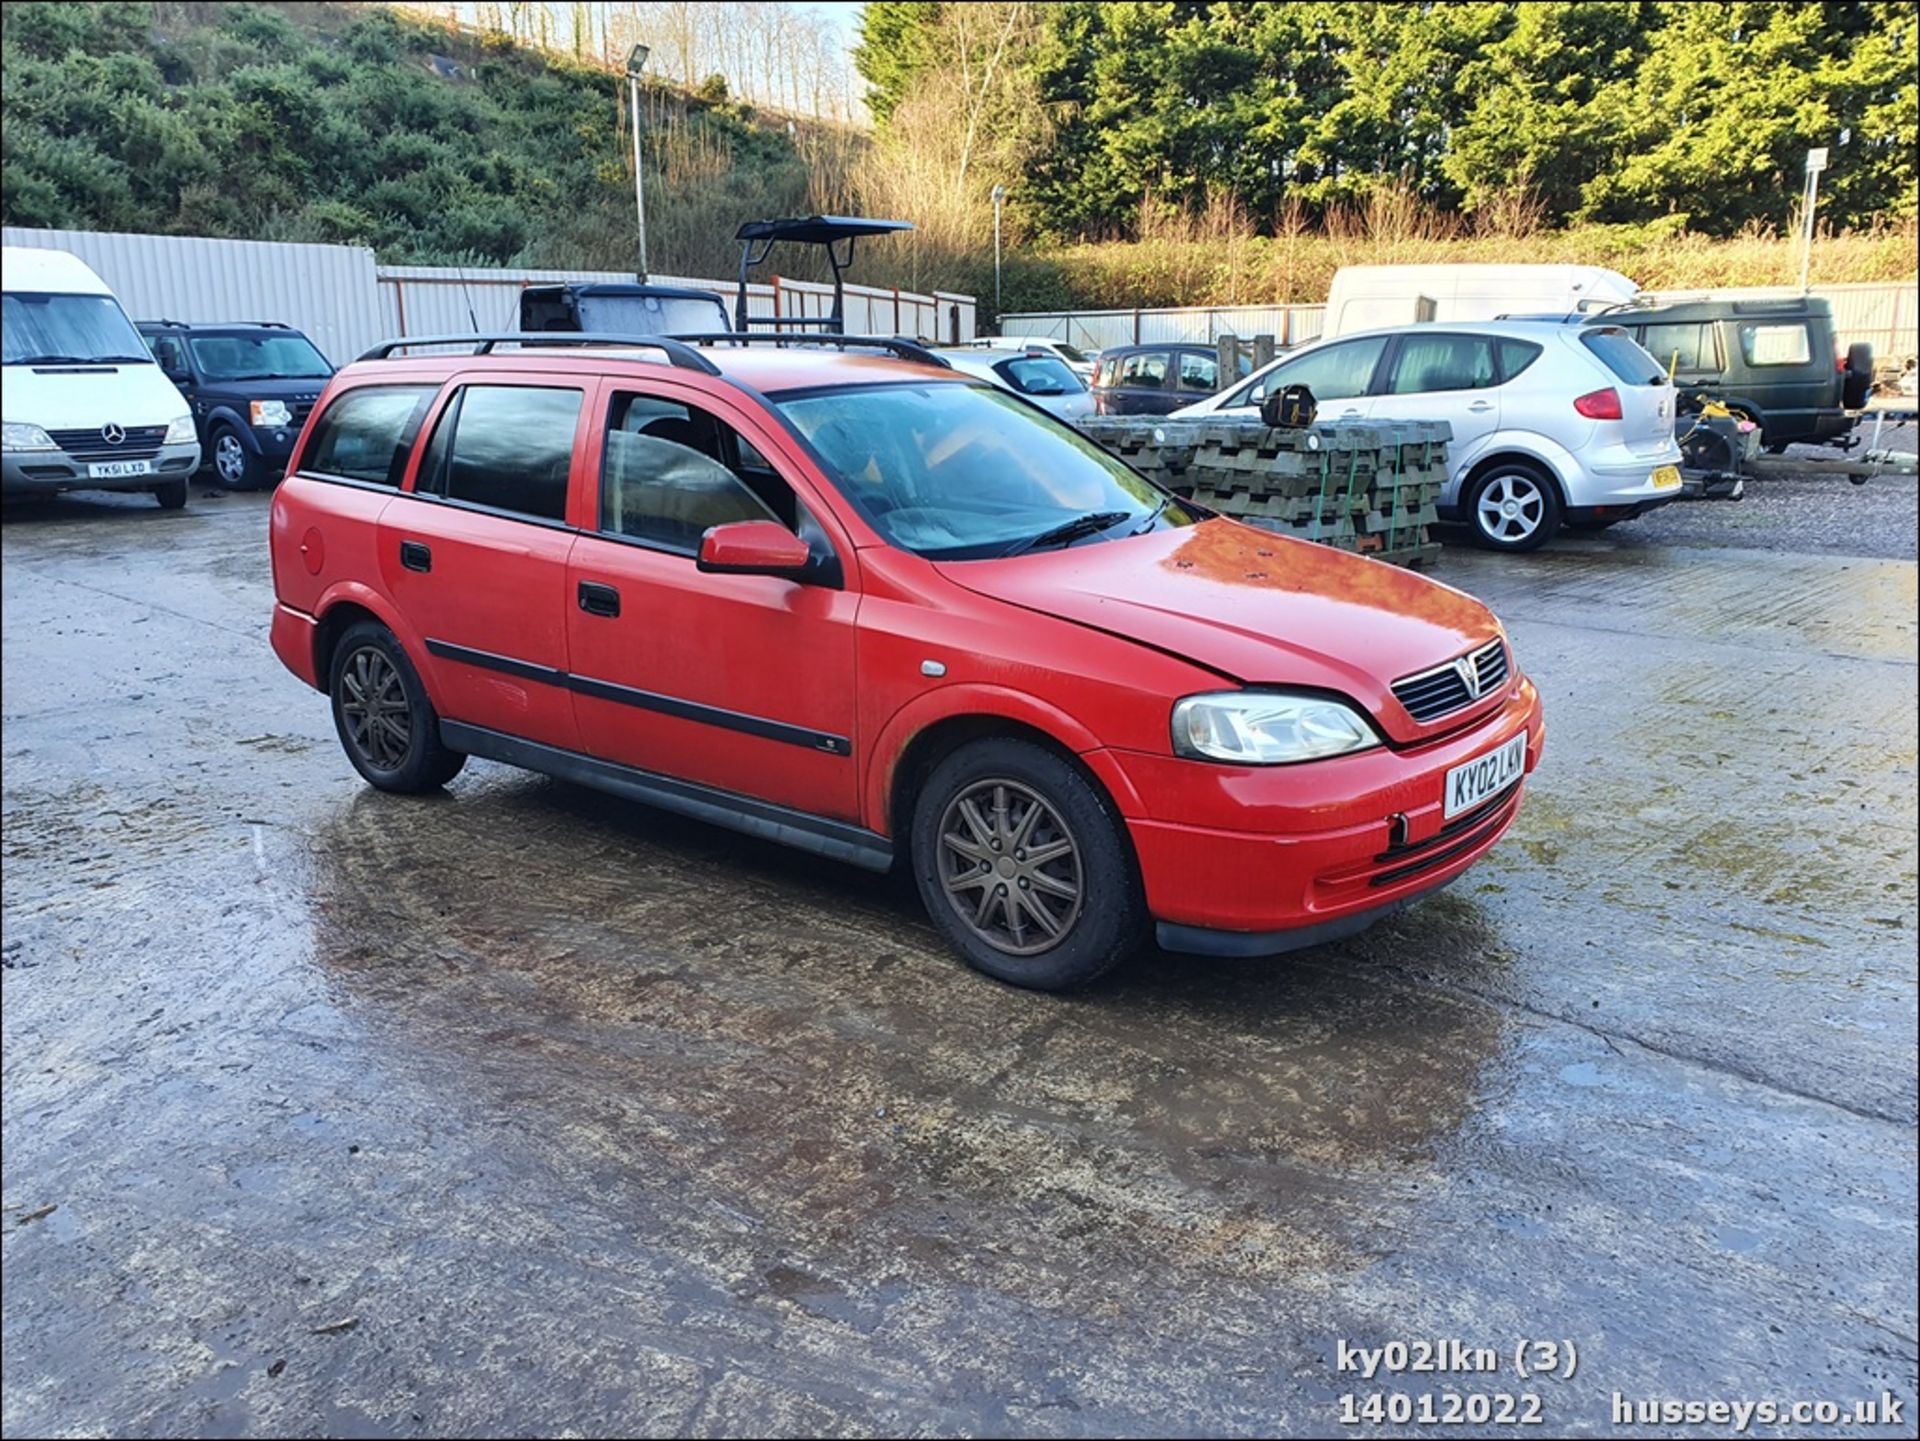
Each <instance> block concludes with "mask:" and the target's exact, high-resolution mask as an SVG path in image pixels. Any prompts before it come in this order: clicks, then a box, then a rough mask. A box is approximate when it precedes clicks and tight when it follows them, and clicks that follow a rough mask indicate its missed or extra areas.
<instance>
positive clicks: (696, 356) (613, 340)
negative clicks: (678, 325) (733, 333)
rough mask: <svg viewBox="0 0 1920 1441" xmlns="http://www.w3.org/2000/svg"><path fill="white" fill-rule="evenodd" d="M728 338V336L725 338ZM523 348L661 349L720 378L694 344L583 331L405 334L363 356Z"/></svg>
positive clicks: (678, 362) (683, 366)
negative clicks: (430, 348)
mask: <svg viewBox="0 0 1920 1441" xmlns="http://www.w3.org/2000/svg"><path fill="white" fill-rule="evenodd" d="M722 338H723V339H724V338H727V337H722ZM509 344H511V345H521V346H525V347H527V348H529V349H531V348H535V347H538V346H546V345H599V346H608V347H614V348H624V349H628V350H636V349H638V350H657V351H659V352H660V353H661V354H662V355H664V356H666V358H667V361H668V363H669V364H671V365H673V366H674V367H676V368H677V369H680V370H697V371H699V372H700V373H701V374H702V375H718V374H719V373H720V367H719V366H717V365H715V364H714V363H713V362H712V361H711V360H708V359H707V358H706V356H704V355H702V354H701V353H700V352H699V351H697V350H695V349H694V348H693V347H692V346H691V345H688V344H685V343H684V342H683V341H680V340H676V339H673V338H670V337H668V336H664V335H611V334H603V333H600V332H598V331H583V330H511V331H503V332H501V333H500V334H497V335H472V334H468V335H403V336H400V337H399V338H398V339H395V340H383V341H381V342H380V343H379V344H378V345H376V346H374V347H373V348H372V349H371V350H367V351H364V352H362V353H361V355H360V356H359V357H358V359H360V360H389V359H391V358H392V356H393V352H394V351H396V350H406V349H410V348H412V347H413V346H416V345H466V346H471V347H472V349H471V351H470V352H469V353H470V354H473V355H491V354H493V348H494V347H495V346H496V345H509Z"/></svg>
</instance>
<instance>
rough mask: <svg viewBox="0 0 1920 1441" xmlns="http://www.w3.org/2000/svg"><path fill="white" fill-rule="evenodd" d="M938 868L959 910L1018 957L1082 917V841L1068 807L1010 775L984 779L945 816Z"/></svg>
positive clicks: (1061, 935)
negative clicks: (1061, 808) (1064, 812)
mask: <svg viewBox="0 0 1920 1441" xmlns="http://www.w3.org/2000/svg"><path fill="white" fill-rule="evenodd" d="M938 871H939V876H940V882H941V886H942V889H943V890H944V891H945V893H946V898H947V902H948V904H949V905H951V906H952V907H953V910H954V914H955V915H957V916H959V918H960V921H961V923H962V924H963V925H965V926H966V927H967V929H968V930H970V931H972V932H973V933H974V934H975V935H976V936H978V937H980V939H981V940H983V941H985V942H986V943H987V944H988V945H990V946H992V947H993V948H994V949H995V950H997V951H1002V952H1005V953H1006V954H1007V955H1013V956H1030V955H1036V954H1038V953H1039V952H1041V951H1044V950H1047V949H1048V948H1049V947H1051V946H1054V945H1057V944H1058V943H1059V942H1060V941H1062V940H1064V939H1065V938H1066V936H1067V935H1068V933H1069V932H1071V931H1072V929H1073V925H1074V922H1075V921H1077V920H1078V919H1079V917H1080V906H1081V900H1082V889H1083V880H1082V875H1081V865H1080V847H1079V844H1078V842H1077V841H1075V839H1074V836H1073V833H1072V832H1071V831H1070V830H1069V829H1068V828H1067V825H1066V822H1065V821H1064V820H1063V819H1062V818H1061V816H1060V813H1059V812H1058V811H1056V810H1055V809H1054V808H1053V807H1052V806H1051V805H1049V804H1048V803H1047V802H1046V801H1045V800H1043V799H1042V798H1041V797H1040V795H1039V794H1038V793H1037V792H1035V791H1033V790H1030V789H1028V788H1027V787H1026V786H1023V785H1021V784H1020V783H1019V782H1017V781H1010V780H983V781H978V782H976V783H975V784H973V785H971V786H969V787H967V789H965V790H964V791H962V792H960V794H959V795H957V796H955V797H954V799H953V800H952V801H951V802H949V803H948V805H947V809H946V812H945V813H944V814H943V815H942V816H941V818H940V858H939V862H938Z"/></svg>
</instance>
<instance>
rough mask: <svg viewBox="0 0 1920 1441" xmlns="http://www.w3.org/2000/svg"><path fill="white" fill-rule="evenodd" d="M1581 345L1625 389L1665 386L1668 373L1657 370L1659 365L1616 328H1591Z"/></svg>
mask: <svg viewBox="0 0 1920 1441" xmlns="http://www.w3.org/2000/svg"><path fill="white" fill-rule="evenodd" d="M1580 343H1581V344H1582V345H1584V346H1586V347H1587V349H1588V350H1591V351H1592V352H1593V353H1594V354H1595V355H1596V356H1597V357H1599V359H1600V363H1601V364H1602V365H1604V366H1606V367H1607V369H1608V370H1611V371H1612V372H1613V373H1614V374H1615V375H1616V376H1618V377H1619V378H1620V379H1621V380H1624V381H1625V382H1626V383H1627V384H1628V385H1665V384H1666V383H1667V373H1666V372H1665V371H1664V370H1662V369H1661V368H1660V362H1659V361H1657V360H1655V359H1654V358H1653V357H1652V356H1651V355H1649V354H1647V352H1646V351H1645V350H1643V349H1642V348H1641V346H1640V343H1639V342H1638V341H1637V340H1635V339H1634V338H1633V337H1632V336H1631V335H1628V334H1627V332H1626V331H1624V330H1621V329H1620V328H1619V327H1618V326H1613V325H1608V326H1596V327H1592V328H1590V329H1588V330H1586V331H1585V332H1584V333H1583V334H1582V335H1581V336H1580Z"/></svg>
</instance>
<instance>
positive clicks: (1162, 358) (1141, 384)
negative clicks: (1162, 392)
mask: <svg viewBox="0 0 1920 1441" xmlns="http://www.w3.org/2000/svg"><path fill="white" fill-rule="evenodd" d="M1113 383H1114V384H1115V385H1121V386H1126V387H1128V388H1130V389H1133V390H1159V389H1160V388H1161V387H1162V386H1164V385H1165V384H1166V383H1167V352H1166V351H1164V350H1148V351H1143V352H1142V353H1141V354H1139V355H1129V356H1127V357H1126V359H1124V360H1122V361H1121V362H1120V369H1119V373H1118V374H1117V375H1115V376H1114V380H1113Z"/></svg>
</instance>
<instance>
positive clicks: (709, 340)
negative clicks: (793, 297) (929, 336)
mask: <svg viewBox="0 0 1920 1441" xmlns="http://www.w3.org/2000/svg"><path fill="white" fill-rule="evenodd" d="M674 339H676V340H684V341H686V342H687V343H688V344H690V345H833V346H839V347H840V348H841V349H843V350H885V351H888V352H890V353H892V354H894V355H897V356H898V357H900V359H902V360H912V361H917V362H918V363H919V364H921V365H932V366H937V367H938V368H939V369H941V370H952V369H953V367H952V366H951V365H950V364H948V363H947V358H946V357H945V356H944V355H938V354H936V353H935V352H933V351H931V350H929V349H928V348H927V347H926V346H924V345H921V344H920V343H919V342H918V341H914V340H908V339H907V338H906V337H905V336H901V335H841V334H839V333H837V332H836V333H834V334H831V335H786V334H768V333H767V332H765V331H760V332H758V333H754V332H748V331H741V330H724V331H719V332H716V333H714V334H712V335H677V336H675V337H674Z"/></svg>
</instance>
